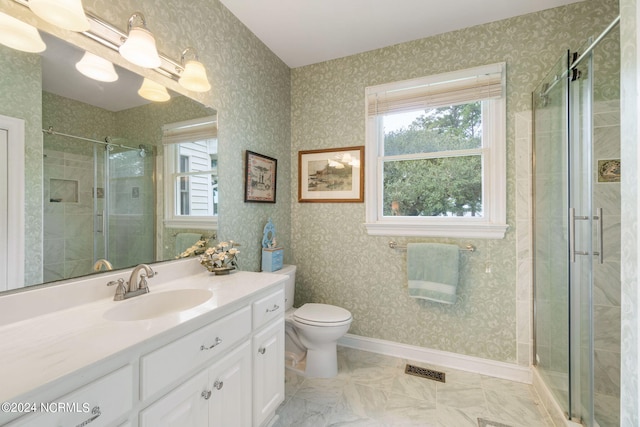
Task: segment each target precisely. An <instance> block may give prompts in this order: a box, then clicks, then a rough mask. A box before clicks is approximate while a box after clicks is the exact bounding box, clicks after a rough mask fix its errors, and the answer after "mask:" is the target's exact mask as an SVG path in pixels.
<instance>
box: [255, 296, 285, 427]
mask: <svg viewBox="0 0 640 427" xmlns="http://www.w3.org/2000/svg"><path fill="white" fill-rule="evenodd" d="M253 323H254V325H253V326H254V336H253V348H252V351H253V426H254V427H259V426H262V425H265V424H266V423H268V422H269V420H270V419H271V417H273V415H274V414H275V410H276V409H277V408H278V406H280V403H282V402H283V401H284V291H282V290H281V291H278V292H275V293H273V294H271V295H268V296H266V297H264V298H262V299H260V300H258V301H256V302H255V303H253Z"/></svg>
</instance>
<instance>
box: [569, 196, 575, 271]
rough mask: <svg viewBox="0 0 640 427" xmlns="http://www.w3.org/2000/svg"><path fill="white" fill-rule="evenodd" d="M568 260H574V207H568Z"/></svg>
mask: <svg viewBox="0 0 640 427" xmlns="http://www.w3.org/2000/svg"><path fill="white" fill-rule="evenodd" d="M569 262H576V208H569Z"/></svg>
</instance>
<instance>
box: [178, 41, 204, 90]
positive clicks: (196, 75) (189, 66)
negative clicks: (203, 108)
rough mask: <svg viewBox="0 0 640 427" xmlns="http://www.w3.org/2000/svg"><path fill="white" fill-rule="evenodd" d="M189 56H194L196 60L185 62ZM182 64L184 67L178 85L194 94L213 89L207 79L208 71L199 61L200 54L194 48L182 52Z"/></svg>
mask: <svg viewBox="0 0 640 427" xmlns="http://www.w3.org/2000/svg"><path fill="white" fill-rule="evenodd" d="M189 54H191V55H193V57H194V59H189V60H187V61H186V62H185V57H186V56H187V55H189ZM180 63H181V64H182V66H183V67H184V70H183V71H182V73H181V74H180V78H179V79H178V83H180V85H181V86H182V87H184V88H185V89H188V90H192V91H194V92H206V91H208V90H210V89H211V84H209V79H207V71H206V70H205V68H204V65H202V62H200V61H199V60H198V53H197V52H196V50H195V49H194V48H192V47H188V48H186V49H185V50H184V51H182V55H181V56H180Z"/></svg>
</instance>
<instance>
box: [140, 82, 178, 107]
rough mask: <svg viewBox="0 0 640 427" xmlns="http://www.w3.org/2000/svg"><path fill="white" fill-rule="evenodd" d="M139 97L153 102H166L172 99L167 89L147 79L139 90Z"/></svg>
mask: <svg viewBox="0 0 640 427" xmlns="http://www.w3.org/2000/svg"><path fill="white" fill-rule="evenodd" d="M138 95H140V96H141V97H143V98H144V99H148V100H149V101H153V102H165V101H168V100H169V99H170V98H171V96H170V95H169V92H167V88H166V87H164V86H162V85H161V84H159V83H156V82H154V81H153V80H149V79H147V78H145V79H144V81H143V82H142V86H140V89H138Z"/></svg>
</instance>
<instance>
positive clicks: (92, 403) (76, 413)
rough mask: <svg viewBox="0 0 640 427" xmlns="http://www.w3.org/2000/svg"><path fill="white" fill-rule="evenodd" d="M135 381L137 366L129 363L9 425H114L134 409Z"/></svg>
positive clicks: (40, 426)
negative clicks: (133, 386)
mask: <svg viewBox="0 0 640 427" xmlns="http://www.w3.org/2000/svg"><path fill="white" fill-rule="evenodd" d="M132 385H133V370H132V369H131V365H127V366H125V367H123V368H120V369H118V370H117V371H115V372H112V373H110V374H108V375H106V376H104V377H102V378H99V379H97V380H96V381H94V382H92V383H90V384H87V385H86V386H84V387H81V388H79V389H77V390H75V391H73V392H71V393H69V394H67V395H65V396H63V397H61V398H60V399H57V400H55V401H53V402H49V403H47V404H45V405H44V407H40V406H39V407H38V408H37V409H38V411H39V413H38V414H33V415H28V416H25V417H22V418H20V419H18V420H17V421H15V422H14V423H11V424H9V426H11V427H18V426H20V427H42V426H52V427H53V426H77V425H83V423H85V422H86V423H87V424H86V425H89V424H90V425H91V427H100V426H107V425H111V424H113V422H114V421H115V420H116V419H118V418H119V417H121V416H123V415H124V414H126V413H127V412H129V411H130V410H131V408H132V402H133V391H132ZM90 420H92V421H90Z"/></svg>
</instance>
